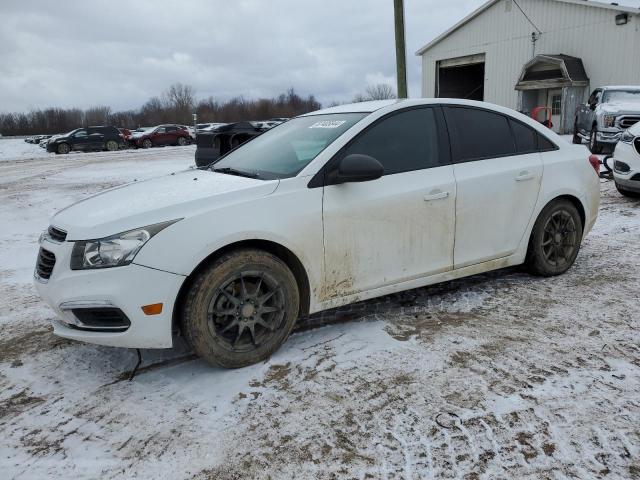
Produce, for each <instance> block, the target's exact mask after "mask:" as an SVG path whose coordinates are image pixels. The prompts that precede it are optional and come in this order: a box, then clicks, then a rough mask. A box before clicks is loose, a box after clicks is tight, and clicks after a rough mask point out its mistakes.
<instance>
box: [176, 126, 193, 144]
mask: <svg viewBox="0 0 640 480" xmlns="http://www.w3.org/2000/svg"><path fill="white" fill-rule="evenodd" d="M178 126H179V127H181V128H183V129H185V130H186V131H187V132H189V137H190V140H191V141H194V140H195V139H196V129H195V128H193V127H190V126H188V125H178Z"/></svg>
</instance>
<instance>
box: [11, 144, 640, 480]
mask: <svg viewBox="0 0 640 480" xmlns="http://www.w3.org/2000/svg"><path fill="white" fill-rule="evenodd" d="M3 142H17V141H16V140H0V154H1V155H2V157H3V158H0V160H1V161H0V220H1V221H2V225H3V226H4V228H2V230H1V231H0V331H1V333H0V435H1V438H2V442H0V471H1V472H2V473H0V477H1V478H17V479H40V478H77V479H85V478H88V479H95V478H101V479H110V478H171V479H189V478H195V479H215V480H218V479H232V478H233V479H244V478H273V479H301V478H357V479H364V478H376V479H377V478H404V479H427V478H464V479H482V478H486V479H497V478H514V479H544V478H549V479H559V478H580V479H594V478H616V479H618V478H640V460H639V458H640V333H639V327H640V302H639V299H640V295H639V293H640V292H639V291H640V248H638V247H639V239H640V202H638V201H632V200H628V199H624V198H623V197H621V196H620V195H619V194H618V193H617V191H616V190H615V188H614V187H613V185H612V183H611V182H608V181H603V183H602V207H601V211H600V218H599V220H598V223H597V224H596V227H595V229H594V231H593V232H592V233H591V234H590V235H589V236H588V237H587V238H586V240H585V242H584V246H583V249H582V250H581V253H580V255H579V257H578V259H577V262H576V265H575V266H574V267H573V268H572V269H571V270H570V271H569V272H568V273H567V274H565V275H563V276H561V277H557V278H549V279H543V278H534V277H531V276H529V275H527V274H526V273H523V272H521V271H520V270H519V269H517V268H516V269H508V270H503V271H499V272H494V273H491V274H485V275H478V276H474V277H472V278H468V279H464V280H457V281H452V282H448V283H445V284H441V285H436V286H432V287H428V288H423V289H419V290H414V291H411V292H409V293H408V294H403V295H396V296H391V297H385V298H382V299H377V300H374V301H370V302H365V303H361V304H358V305H356V306H353V307H351V308H345V309H340V310H338V311H331V312H326V313H325V314H323V315H316V316H313V317H311V318H308V319H304V320H301V322H300V326H299V328H298V330H297V331H296V333H294V334H293V336H292V337H291V338H290V339H289V341H288V342H287V343H286V344H285V345H284V347H283V348H282V349H281V350H280V351H279V352H278V353H277V354H276V355H274V356H273V357H272V358H271V359H270V360H269V361H267V362H265V363H263V364H260V365H256V366H253V367H248V368H244V369H241V370H235V371H225V370H218V369H214V368H210V367H208V366H207V365H205V364H204V363H203V362H201V361H199V360H197V359H195V358H194V357H193V356H192V355H191V354H190V352H188V351H185V350H184V349H182V348H180V347H177V348H175V349H173V350H169V351H143V360H144V361H143V366H142V369H141V371H140V372H139V374H138V375H137V376H136V378H135V379H134V380H133V381H131V382H129V381H127V374H128V373H129V372H130V370H131V369H132V367H133V366H134V365H135V361H136V355H135V351H133V350H126V349H116V348H107V347H98V346H93V345H85V344H80V343H74V342H70V341H66V340H62V339H59V338H56V337H54V336H53V335H52V334H51V333H50V332H51V329H50V327H49V321H50V319H51V318H52V315H53V313H52V312H51V310H50V309H49V308H48V307H46V306H45V305H44V304H43V303H42V302H41V301H40V300H39V299H38V297H37V296H36V295H35V290H34V288H33V286H32V285H31V275H32V270H33V265H34V262H35V257H36V252H37V245H36V242H37V238H38V235H39V234H40V232H41V231H42V230H43V229H44V228H45V227H46V226H47V224H48V218H49V217H50V215H51V214H52V213H54V212H55V211H56V210H58V209H60V208H62V207H64V206H66V205H67V204H69V203H71V202H73V201H76V200H79V199H81V198H84V197H86V196H87V195H90V194H92V193H94V192H97V191H100V190H102V189H104V188H108V187H111V186H114V185H117V184H121V183H124V182H127V181H132V180H134V179H143V178H148V177H151V176H155V175H161V174H165V173H168V172H172V171H175V170H179V169H184V168H188V167H189V166H190V165H192V164H193V152H194V150H193V147H184V148H178V147H175V148H173V147H168V148H162V149H151V150H145V151H139V150H138V151H133V150H131V151H125V152H113V153H96V154H72V155H67V156H64V157H61V156H53V155H48V154H46V153H44V154H43V152H42V149H40V148H39V147H37V146H33V145H31V146H30V147H31V149H32V150H31V153H29V152H30V151H29V150H28V149H26V147H24V146H23V145H17V144H16V145H9V144H4V143H3ZM20 142H22V141H21V140H20ZM22 143H24V142H22ZM24 145H27V144H24ZM7 152H13V153H7ZM12 155H13V156H12ZM586 158H587V151H586V149H585V162H586V161H587V160H586Z"/></svg>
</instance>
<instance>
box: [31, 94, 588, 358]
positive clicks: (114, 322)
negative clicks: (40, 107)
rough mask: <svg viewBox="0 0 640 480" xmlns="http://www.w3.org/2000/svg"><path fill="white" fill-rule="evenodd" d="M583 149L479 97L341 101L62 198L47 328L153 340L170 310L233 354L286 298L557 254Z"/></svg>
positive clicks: (565, 256)
mask: <svg viewBox="0 0 640 480" xmlns="http://www.w3.org/2000/svg"><path fill="white" fill-rule="evenodd" d="M594 166H595V165H592V164H591V163H590V162H589V161H588V158H587V156H586V155H585V154H584V149H582V148H581V147H577V146H575V145H570V144H568V143H567V142H565V141H564V140H562V139H561V138H560V137H559V136H558V135H556V134H555V133H553V132H551V131H550V130H548V129H546V128H545V127H544V126H542V125H541V124H539V123H537V122H535V121H534V120H532V119H530V118H527V117H525V116H523V115H521V114H519V113H517V112H514V111H513V110H509V109H506V108H503V107H499V106H496V105H491V104H487V103H482V102H473V101H467V100H447V99H421V100H401V101H396V100H393V101H378V102H364V103H358V104H353V105H342V106H338V107H333V108H329V109H326V110H321V111H318V112H313V113H310V114H306V115H303V116H300V117H297V118H294V119H292V120H290V121H288V122H286V123H283V124H282V125H279V126H277V127H275V128H273V129H270V130H268V131H266V132H264V133H263V134H261V135H259V136H256V137H255V138H253V139H252V140H251V141H250V142H246V143H244V144H242V145H241V146H240V147H238V148H236V149H234V150H232V151H230V152H229V153H227V154H226V155H224V156H222V157H220V158H218V159H217V160H216V161H215V162H213V164H212V165H211V166H210V167H208V168H206V169H205V168H203V169H200V170H198V171H195V172H194V171H193V170H189V171H185V172H181V173H176V174H174V175H169V176H166V177H162V178H157V179H154V180H149V181H145V182H136V183H133V184H130V185H128V186H125V187H119V188H116V189H112V190H108V191H106V192H103V193H101V194H99V195H96V196H94V197H92V198H89V199H87V200H84V201H82V202H79V203H77V204H75V205H73V206H71V207H68V208H66V209H64V210H62V211H61V212H59V213H58V214H56V215H55V216H54V217H53V219H52V221H51V227H50V228H49V229H48V230H47V231H46V232H45V233H44V234H43V235H42V237H41V245H40V251H39V255H38V260H37V266H36V271H35V284H36V287H37V289H38V291H39V293H40V295H41V296H42V297H43V298H44V299H45V300H46V301H47V302H48V303H49V305H50V306H51V307H52V308H53V309H54V310H55V311H56V312H57V314H58V319H56V320H55V321H54V332H55V333H56V334H57V335H60V336H63V337H66V338H72V339H77V340H82V341H87V342H93V343H98V344H102V345H112V346H121V347H140V348H143V347H144V348H168V347H171V346H172V343H173V332H174V328H177V329H178V330H179V331H180V332H181V333H182V334H183V335H184V336H185V338H186V339H187V341H188V342H189V343H190V344H191V346H192V347H193V349H194V350H195V352H196V353H197V354H198V355H200V356H201V357H203V358H204V359H206V360H207V361H209V362H210V363H212V364H215V365H220V366H224V367H241V366H244V365H249V364H252V363H255V362H258V361H261V360H263V359H265V358H267V357H268V356H269V355H271V354H272V353H273V352H274V351H275V350H276V349H277V348H278V347H279V346H280V345H281V344H282V343H283V342H284V341H285V339H286V338H287V336H288V335H289V333H290V332H291V330H292V328H293V326H294V324H295V322H296V319H297V318H299V316H301V315H306V314H308V313H313V312H318V311H321V310H325V309H328V308H332V307H338V306H341V305H345V304H349V303H352V302H355V301H358V300H365V299H368V298H373V297H377V296H381V295H387V294H390V293H394V292H398V291H401V290H407V289H411V288H417V287H421V286H425V285H429V284H433V283H437V282H442V281H445V280H450V279H454V278H460V277H464V276H468V275H473V274H476V273H480V272H485V271H489V270H494V269H498V268H503V267H508V266H511V265H518V264H522V263H524V264H526V265H527V267H528V268H529V270H530V271H531V272H533V273H535V274H538V275H548V276H550V275H557V274H561V273H563V272H565V271H566V270H567V269H568V268H570V266H571V265H572V264H573V262H574V261H575V259H576V257H577V255H578V251H579V248H580V244H581V241H582V238H583V237H584V235H586V234H587V233H588V232H589V230H590V229H591V227H592V226H593V224H594V222H595V220H596V215H597V211H598V205H599V179H598V175H597V172H596V171H595V170H594ZM496 192H500V194H499V195H497V194H496Z"/></svg>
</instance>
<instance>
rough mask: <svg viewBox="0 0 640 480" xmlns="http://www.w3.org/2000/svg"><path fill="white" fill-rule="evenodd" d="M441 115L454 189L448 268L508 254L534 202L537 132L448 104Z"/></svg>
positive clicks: (537, 176) (538, 175) (485, 112)
mask: <svg viewBox="0 0 640 480" xmlns="http://www.w3.org/2000/svg"><path fill="white" fill-rule="evenodd" d="M445 112H446V118H447V125H448V127H449V132H450V135H451V146H452V153H453V161H454V174H455V177H456V185H457V201H456V229H455V230H456V237H455V238H456V242H455V248H454V268H462V267H466V266H468V265H473V264H476V263H481V262H485V261H489V260H493V259H496V258H501V257H506V256H508V255H511V254H512V253H514V252H515V251H516V249H517V248H518V246H519V244H520V242H521V241H522V238H523V236H524V232H525V230H526V228H527V225H528V224H529V220H530V219H531V216H532V214H533V210H534V208H535V205H536V202H537V200H538V193H539V191H540V185H541V181H542V170H543V168H542V159H541V157H540V153H538V151H537V150H538V147H537V145H538V141H537V137H538V134H537V132H536V131H535V130H533V129H531V128H530V127H528V126H527V125H525V124H524V123H520V122H519V121H516V120H512V119H510V117H508V116H506V115H502V114H500V113H497V112H493V111H489V110H484V109H480V108H475V107H458V106H455V107H454V106H450V107H447V108H445ZM516 139H517V141H516Z"/></svg>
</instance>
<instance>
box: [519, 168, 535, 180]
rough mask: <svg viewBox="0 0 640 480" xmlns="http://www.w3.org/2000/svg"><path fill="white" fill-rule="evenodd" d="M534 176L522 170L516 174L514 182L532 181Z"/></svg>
mask: <svg viewBox="0 0 640 480" xmlns="http://www.w3.org/2000/svg"><path fill="white" fill-rule="evenodd" d="M534 178H535V175H534V174H533V173H531V172H528V171H527V170H524V171H522V172H520V173H519V174H518V176H517V177H516V182H524V181H526V180H533V179H534Z"/></svg>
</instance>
